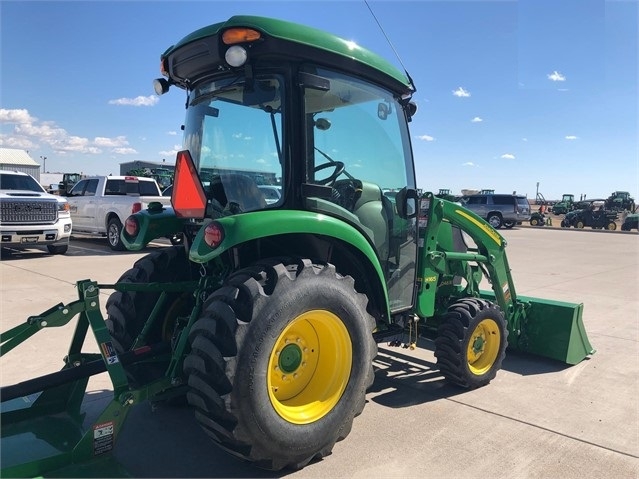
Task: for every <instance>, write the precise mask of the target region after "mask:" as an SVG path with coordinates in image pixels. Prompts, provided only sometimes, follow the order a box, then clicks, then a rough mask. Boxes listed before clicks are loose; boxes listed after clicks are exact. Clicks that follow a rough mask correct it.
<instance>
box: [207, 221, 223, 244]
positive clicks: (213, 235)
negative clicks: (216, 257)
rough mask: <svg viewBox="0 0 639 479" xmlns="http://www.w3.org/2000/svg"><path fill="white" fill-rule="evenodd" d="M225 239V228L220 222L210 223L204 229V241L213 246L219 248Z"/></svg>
mask: <svg viewBox="0 0 639 479" xmlns="http://www.w3.org/2000/svg"><path fill="white" fill-rule="evenodd" d="M222 241H224V230H223V229H222V227H221V226H220V224H219V223H215V222H213V223H209V224H208V225H206V228H205V229H204V242H205V243H206V244H207V245H209V246H210V247H211V248H217V247H218V246H220V244H221V243H222Z"/></svg>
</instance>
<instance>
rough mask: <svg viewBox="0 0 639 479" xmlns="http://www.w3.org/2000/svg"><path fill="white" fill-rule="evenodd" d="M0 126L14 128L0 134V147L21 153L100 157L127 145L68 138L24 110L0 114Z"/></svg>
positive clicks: (112, 140) (50, 123) (119, 140)
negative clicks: (43, 149)
mask: <svg viewBox="0 0 639 479" xmlns="http://www.w3.org/2000/svg"><path fill="white" fill-rule="evenodd" d="M0 123H6V124H14V125H15V126H14V128H13V131H11V132H9V133H4V134H0V144H1V145H3V146H5V147H11V148H20V149H23V150H37V149H38V148H41V147H43V146H46V147H48V148H50V149H52V150H53V152H54V153H56V154H60V155H65V154H67V153H81V154H100V153H102V148H122V147H126V146H128V144H129V142H128V141H127V139H126V137H125V136H117V137H115V138H108V137H103V136H97V137H95V138H94V139H93V140H90V139H89V138H85V137H81V136H77V135H71V134H69V132H67V131H66V130H65V129H64V128H60V127H59V126H58V125H56V124H55V122H53V121H40V120H38V118H36V117H34V116H32V115H31V114H30V113H29V112H28V110H25V109H15V110H6V109H1V110H0Z"/></svg>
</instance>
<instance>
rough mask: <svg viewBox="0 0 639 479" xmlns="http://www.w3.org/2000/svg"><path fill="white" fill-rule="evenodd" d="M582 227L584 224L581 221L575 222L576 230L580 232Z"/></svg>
mask: <svg viewBox="0 0 639 479" xmlns="http://www.w3.org/2000/svg"><path fill="white" fill-rule="evenodd" d="M584 226H585V224H584V222H583V221H582V220H577V222H576V223H575V228H578V229H580V230H581V229H583V228H584Z"/></svg>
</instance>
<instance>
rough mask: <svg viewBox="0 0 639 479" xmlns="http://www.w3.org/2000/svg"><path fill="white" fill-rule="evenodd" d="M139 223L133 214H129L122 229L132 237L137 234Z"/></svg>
mask: <svg viewBox="0 0 639 479" xmlns="http://www.w3.org/2000/svg"><path fill="white" fill-rule="evenodd" d="M139 230H140V224H139V223H138V220H137V218H136V217H135V216H129V217H128V218H127V219H126V221H125V222H124V231H126V234H128V235H129V236H131V237H132V238H134V237H136V236H137V235H138V232H139Z"/></svg>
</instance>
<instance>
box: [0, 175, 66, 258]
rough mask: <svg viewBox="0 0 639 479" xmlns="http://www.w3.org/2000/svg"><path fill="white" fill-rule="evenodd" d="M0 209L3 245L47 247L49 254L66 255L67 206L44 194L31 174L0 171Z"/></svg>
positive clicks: (60, 200) (61, 199) (59, 200)
mask: <svg viewBox="0 0 639 479" xmlns="http://www.w3.org/2000/svg"><path fill="white" fill-rule="evenodd" d="M0 210H1V214H0V233H1V238H2V242H1V245H2V246H8V247H12V248H26V247H31V246H46V247H47V250H48V251H49V253H51V254H64V253H66V252H67V249H68V248H69V239H70V238H71V226H72V222H71V214H70V212H69V203H68V202H67V200H66V199H65V198H62V197H60V196H56V195H52V194H50V193H47V192H46V191H45V189H44V188H43V187H42V186H41V185H40V184H39V183H38V182H37V180H36V179H35V178H33V177H32V176H31V175H28V174H27V173H23V172H20V171H8V170H0Z"/></svg>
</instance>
